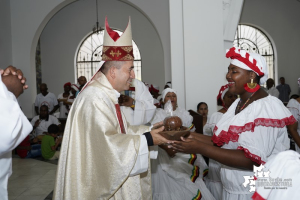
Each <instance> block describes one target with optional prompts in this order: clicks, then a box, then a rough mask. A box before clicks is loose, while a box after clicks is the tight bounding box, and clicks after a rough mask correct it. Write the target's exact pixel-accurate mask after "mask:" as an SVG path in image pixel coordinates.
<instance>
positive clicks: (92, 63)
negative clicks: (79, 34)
mask: <svg viewBox="0 0 300 200" xmlns="http://www.w3.org/2000/svg"><path fill="white" fill-rule="evenodd" d="M115 31H117V32H118V33H119V35H121V34H122V33H123V32H121V31H118V30H115ZM103 34H104V31H100V32H99V33H91V34H90V35H88V36H87V37H86V38H85V39H84V40H83V42H82V43H81V44H80V47H79V50H78V52H77V59H76V72H75V73H76V78H78V77H80V76H85V77H86V78H87V80H90V78H91V77H92V76H93V75H94V73H95V72H96V71H97V70H98V69H99V62H100V61H101V60H102V59H101V55H102V47H103ZM132 45H133V55H134V62H133V63H134V72H135V78H136V79H139V80H140V81H141V80H142V73H141V70H142V60H141V54H140V51H139V49H138V47H137V45H136V44H135V42H134V41H133V40H132Z"/></svg>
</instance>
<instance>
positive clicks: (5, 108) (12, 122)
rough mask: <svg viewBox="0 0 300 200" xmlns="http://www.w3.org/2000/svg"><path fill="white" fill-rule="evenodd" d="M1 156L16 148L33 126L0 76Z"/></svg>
mask: <svg viewBox="0 0 300 200" xmlns="http://www.w3.org/2000/svg"><path fill="white" fill-rule="evenodd" d="M0 110H1V114H0V130H1V134H0V141H1V145H0V156H1V155H3V154H5V153H7V152H9V151H12V150H13V149H14V148H16V147H17V146H18V145H19V144H20V143H21V142H22V141H23V140H24V138H25V137H26V136H27V135H28V134H29V133H30V132H31V130H32V126H31V124H30V123H29V121H28V119H27V118H26V116H25V115H24V114H23V112H22V110H21V109H20V106H19V104H18V102H17V99H16V97H15V96H14V95H13V94H12V93H11V92H10V91H8V90H7V88H6V86H5V85H4V83H3V82H2V77H1V76H0Z"/></svg>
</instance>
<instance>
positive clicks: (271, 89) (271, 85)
mask: <svg viewBox="0 0 300 200" xmlns="http://www.w3.org/2000/svg"><path fill="white" fill-rule="evenodd" d="M267 93H268V94H269V95H272V96H274V97H277V98H278V97H279V91H278V90H277V88H276V87H275V82H274V80H273V79H272V78H269V79H268V80H267Z"/></svg>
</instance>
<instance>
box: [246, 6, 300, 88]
mask: <svg viewBox="0 0 300 200" xmlns="http://www.w3.org/2000/svg"><path fill="white" fill-rule="evenodd" d="M299 10H300V2H298V1H296V0H290V1H282V0H264V1H260V0H245V3H244V6H243V12H242V15H241V20H240V23H245V24H250V25H254V26H257V27H258V28H261V29H262V30H263V31H264V32H266V33H267V35H268V36H270V39H271V40H272V41H273V42H274V45H275V46H274V47H275V53H276V54H275V56H276V57H277V64H278V74H277V78H276V80H275V81H276V83H278V78H279V77H281V76H283V77H285V80H286V83H287V84H289V85H290V86H291V89H292V92H291V94H299V91H298V86H297V79H298V78H299V77H300V64H299V63H300V50H299V46H300V39H299V35H300V26H299V24H300V23H299V22H300V12H299Z"/></svg>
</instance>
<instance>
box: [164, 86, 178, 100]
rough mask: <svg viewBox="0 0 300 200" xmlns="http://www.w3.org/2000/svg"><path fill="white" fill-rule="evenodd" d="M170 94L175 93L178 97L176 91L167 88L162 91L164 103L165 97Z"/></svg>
mask: <svg viewBox="0 0 300 200" xmlns="http://www.w3.org/2000/svg"><path fill="white" fill-rule="evenodd" d="M169 92H174V93H175V94H176V95H177V92H176V90H173V89H172V88H166V89H164V90H163V91H162V93H161V97H162V100H163V101H164V100H165V97H166V95H167V94H168V93H169Z"/></svg>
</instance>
